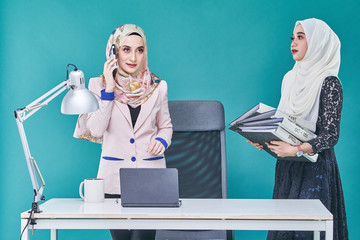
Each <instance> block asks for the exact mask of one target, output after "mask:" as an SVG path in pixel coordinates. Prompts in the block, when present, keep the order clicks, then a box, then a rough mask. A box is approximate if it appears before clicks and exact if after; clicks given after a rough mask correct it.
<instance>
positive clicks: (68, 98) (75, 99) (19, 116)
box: [14, 64, 99, 213]
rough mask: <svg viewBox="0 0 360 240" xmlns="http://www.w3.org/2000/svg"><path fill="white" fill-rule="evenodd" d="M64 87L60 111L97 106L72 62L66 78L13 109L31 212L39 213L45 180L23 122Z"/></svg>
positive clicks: (79, 111) (81, 110)
mask: <svg viewBox="0 0 360 240" xmlns="http://www.w3.org/2000/svg"><path fill="white" fill-rule="evenodd" d="M69 66H73V67H74V70H73V71H71V72H70V75H69ZM66 89H68V90H69V92H68V93H67V94H66V95H65V97H64V98H63V100H62V103H61V113H63V114H82V113H89V112H94V111H96V110H97V109H98V108H99V105H98V102H97V100H96V98H95V96H94V95H93V94H92V93H91V92H90V91H89V90H88V89H86V88H85V80H84V73H83V72H82V71H80V70H78V69H77V68H76V66H75V65H73V64H68V65H67V70H66V80H65V81H63V82H62V83H60V84H59V85H57V86H56V87H54V88H53V89H51V90H50V91H48V92H47V93H45V94H44V95H42V96H41V97H39V98H38V99H36V100H35V101H34V102H32V103H30V104H29V105H27V106H26V107H24V108H19V109H17V110H15V111H14V113H15V118H16V123H17V126H18V129H19V134H20V138H21V143H22V146H23V148H24V153H25V158H26V163H27V166H28V169H29V173H30V178H31V182H32V185H33V189H34V201H33V203H32V207H31V212H32V213H39V212H41V211H40V208H39V201H40V200H45V197H44V196H43V190H44V187H45V181H44V179H43V177H42V175H41V173H40V170H39V168H38V166H37V164H36V161H35V159H34V158H33V157H32V156H31V154H30V149H29V145H28V142H27V139H26V135H25V130H24V126H23V122H24V121H25V120H26V119H28V118H29V117H30V116H31V115H33V114H34V113H35V112H37V111H38V110H40V108H42V107H43V106H45V105H47V104H48V103H49V102H50V101H51V100H53V99H54V98H55V97H57V96H58V95H59V94H60V93H62V92H63V91H65V90H66ZM35 169H36V172H37V174H38V176H39V178H40V180H41V183H42V185H41V187H39V183H38V179H37V176H36V173H35Z"/></svg>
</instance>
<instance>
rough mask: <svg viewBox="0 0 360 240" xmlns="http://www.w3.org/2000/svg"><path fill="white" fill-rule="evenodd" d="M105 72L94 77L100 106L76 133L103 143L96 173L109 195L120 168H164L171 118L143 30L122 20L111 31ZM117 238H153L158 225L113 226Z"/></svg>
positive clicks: (93, 88) (164, 87)
mask: <svg viewBox="0 0 360 240" xmlns="http://www.w3.org/2000/svg"><path fill="white" fill-rule="evenodd" d="M106 56H107V61H106V62H105V64H104V72H103V75H101V76H99V77H96V78H92V79H90V82H89V90H90V91H92V92H93V93H94V95H95V96H96V97H97V99H98V102H99V107H100V108H99V110H97V111H96V112H93V113H90V114H83V115H81V116H80V117H79V120H78V122H77V126H76V129H75V133H74V136H75V137H78V138H83V139H87V140H90V141H93V142H97V143H102V152H101V159H100V165H99V171H98V176H97V177H98V178H103V179H104V184H105V193H106V194H105V197H108V198H111V197H115V198H119V197H120V179H119V169H120V168H165V167H166V163H165V158H164V151H165V150H166V149H167V148H168V146H169V145H170V143H171V137H172V124H171V119H170V114H169V109H168V98H167V84H166V82H165V81H164V80H161V79H160V78H159V77H157V76H156V75H155V74H153V73H151V72H150V71H149V68H148V64H147V59H148V58H147V45H146V38H145V34H144V32H143V30H142V29H141V28H140V27H138V26H136V25H132V24H126V25H122V26H120V27H118V28H116V29H115V30H114V31H113V33H112V34H111V36H110V38H109V40H108V44H107V48H106ZM111 235H112V237H113V239H153V238H154V237H155V231H154V230H149V231H135V230H131V231H128V230H111Z"/></svg>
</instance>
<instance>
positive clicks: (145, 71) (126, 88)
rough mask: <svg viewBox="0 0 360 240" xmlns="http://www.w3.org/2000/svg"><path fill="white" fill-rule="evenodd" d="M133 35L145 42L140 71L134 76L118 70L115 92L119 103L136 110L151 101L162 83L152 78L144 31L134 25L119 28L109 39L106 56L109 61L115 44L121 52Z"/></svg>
mask: <svg viewBox="0 0 360 240" xmlns="http://www.w3.org/2000/svg"><path fill="white" fill-rule="evenodd" d="M132 33H137V34H139V35H140V36H141V37H142V39H143V41H144V58H143V61H142V63H141V66H140V67H139V70H138V71H137V72H136V73H135V74H133V75H130V74H128V73H126V72H124V71H123V70H121V69H120V68H118V71H117V73H116V76H115V83H116V88H115V90H114V92H115V99H116V100H117V101H119V102H121V103H124V104H128V105H130V106H131V107H133V108H136V107H138V106H140V105H141V104H143V103H144V102H146V100H147V99H149V97H150V96H151V94H152V92H153V91H154V90H155V89H156V87H157V86H158V84H159V82H160V80H158V81H153V80H152V78H151V73H150V71H149V68H148V56H147V44H146V37H145V33H144V31H143V30H142V29H141V28H140V27H139V26H136V25H134V24H125V25H122V26H120V27H117V28H116V29H115V30H114V31H113V32H112V34H111V35H110V37H109V40H108V43H107V46H106V56H107V59H109V55H110V54H109V53H110V49H111V46H112V45H113V44H114V45H115V47H116V50H117V52H119V51H120V48H121V46H122V44H123V42H124V40H125V38H126V37H127V36H129V35H130V34H132Z"/></svg>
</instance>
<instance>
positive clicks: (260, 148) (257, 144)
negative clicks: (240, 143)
mask: <svg viewBox="0 0 360 240" xmlns="http://www.w3.org/2000/svg"><path fill="white" fill-rule="evenodd" d="M246 142H248V143H250V144H251V145H253V146H254V147H256V148H257V149H259V150H260V151H261V150H262V149H263V148H264V146H263V145H261V144H260V143H253V142H252V141H250V140H249V139H246Z"/></svg>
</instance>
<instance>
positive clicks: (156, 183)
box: [120, 168, 179, 207]
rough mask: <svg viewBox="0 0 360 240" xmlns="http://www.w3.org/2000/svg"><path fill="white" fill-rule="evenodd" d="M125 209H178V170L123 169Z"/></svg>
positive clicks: (122, 181)
mask: <svg viewBox="0 0 360 240" xmlns="http://www.w3.org/2000/svg"><path fill="white" fill-rule="evenodd" d="M120 185H121V205H122V206H123V207H178V206H179V183H178V171H177V169H176V168H121V169H120Z"/></svg>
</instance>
